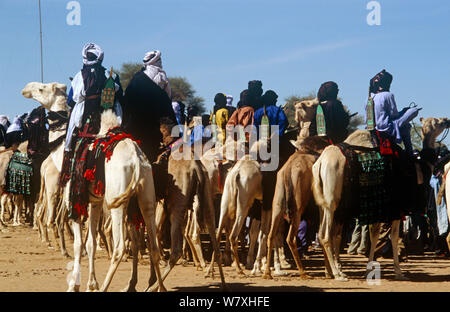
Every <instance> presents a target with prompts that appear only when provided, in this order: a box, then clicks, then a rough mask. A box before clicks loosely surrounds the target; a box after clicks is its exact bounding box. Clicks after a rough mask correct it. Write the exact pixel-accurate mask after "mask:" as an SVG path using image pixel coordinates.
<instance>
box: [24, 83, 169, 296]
mask: <svg viewBox="0 0 450 312" xmlns="http://www.w3.org/2000/svg"><path fill="white" fill-rule="evenodd" d="M65 91H66V86H65V85H61V84H58V83H50V84H42V83H37V82H32V83H29V84H27V86H25V88H24V89H23V90H22V94H23V95H24V96H25V97H26V98H33V99H35V100H36V101H38V102H39V103H40V104H41V105H43V106H44V107H46V108H51V107H53V105H58V103H59V102H62V99H63V98H65V97H66V94H65ZM53 111H57V110H56V109H55V110H53ZM117 125H118V121H117V117H116V116H115V115H114V114H113V113H112V112H111V111H107V112H105V113H103V114H102V126H101V130H100V134H105V133H106V132H107V131H108V129H111V128H113V127H114V126H117ZM57 150H58V151H60V153H59V154H56V155H54V157H55V159H56V161H55V162H58V161H60V162H59V163H62V158H63V148H62V147H60V148H58V149H57ZM70 183H71V182H70V181H69V182H68V185H67V186H66V189H65V191H64V201H65V204H66V205H67V204H68V203H67V201H68V193H69V191H68V190H69V184H70ZM89 195H90V196H89V205H88V212H89V219H88V230H89V235H88V240H87V244H86V245H87V246H86V247H87V248H86V249H87V253H88V257H89V280H88V285H87V289H88V290H98V288H99V286H98V282H97V280H96V277H95V268H94V258H95V251H96V233H97V226H98V224H97V223H98V219H99V215H100V213H101V209H102V205H103V202H105V203H106V205H107V206H108V208H109V209H110V210H111V218H112V228H113V240H114V251H113V257H112V259H111V264H110V267H109V270H108V273H107V276H106V278H105V281H104V283H103V285H102V287H101V290H102V291H106V290H107V289H108V287H109V285H110V283H111V280H112V278H113V275H114V273H115V271H116V270H117V267H118V265H119V263H120V261H121V259H122V256H123V254H124V252H125V244H124V236H125V226H124V222H125V216H126V208H127V204H128V201H129V199H130V197H131V196H133V195H136V196H137V198H138V202H139V208H140V210H141V213H142V215H143V217H144V221H145V224H146V226H147V228H148V229H149V243H150V248H151V255H152V263H158V261H159V251H158V247H157V244H156V240H155V233H156V226H155V219H154V213H155V190H154V184H153V176H152V170H151V166H150V164H149V162H148V160H147V158H146V157H145V155H144V154H143V153H142V151H141V150H140V149H139V146H138V145H137V144H136V143H135V142H134V141H132V140H130V139H124V140H122V141H120V142H119V143H118V144H117V146H116V148H115V150H114V153H113V155H112V156H111V158H110V160H109V161H106V160H105V194H104V196H101V197H99V196H96V195H94V192H93V187H92V185H91V186H90V194H89ZM72 227H73V232H74V268H73V272H72V275H71V278H70V281H69V289H68V291H79V289H80V280H79V277H80V262H81V251H82V247H83V246H82V245H83V244H82V227H81V220H80V219H78V220H73V221H72ZM135 243H136V242H135ZM135 259H136V260H135ZM132 269H133V270H132V276H131V279H130V281H129V283H128V287H127V290H130V291H131V290H134V288H135V285H136V283H137V257H134V259H133V265H132ZM154 269H155V271H156V275H157V279H158V282H159V283H158V284H159V289H160V290H161V291H164V290H165V288H164V285H163V284H162V281H161V279H160V277H161V274H160V271H159V266H155V268H154Z"/></svg>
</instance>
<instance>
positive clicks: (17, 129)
mask: <svg viewBox="0 0 450 312" xmlns="http://www.w3.org/2000/svg"><path fill="white" fill-rule="evenodd" d="M27 116H28V113H25V114H23V115H20V116H16V118H14V121H13V122H12V124H11V125H10V126H9V127H8V129H7V130H6V142H5V147H6V148H10V147H13V149H15V148H17V147H18V146H19V144H20V143H22V142H24V141H25V140H26V133H25V127H24V121H25V119H26V118H27Z"/></svg>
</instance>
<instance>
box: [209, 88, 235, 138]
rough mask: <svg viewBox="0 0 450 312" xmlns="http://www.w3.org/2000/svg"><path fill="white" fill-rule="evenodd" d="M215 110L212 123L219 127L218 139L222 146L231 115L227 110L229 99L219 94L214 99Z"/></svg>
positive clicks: (211, 119) (211, 118)
mask: <svg viewBox="0 0 450 312" xmlns="http://www.w3.org/2000/svg"><path fill="white" fill-rule="evenodd" d="M214 103H215V105H214V110H213V113H212V114H211V117H210V123H211V124H213V120H214V122H215V125H216V126H217V139H218V141H219V142H220V143H221V144H224V143H225V131H226V125H227V123H228V119H229V117H230V116H231V115H229V111H228V108H227V97H226V96H225V94H223V93H217V94H216V96H215V97H214Z"/></svg>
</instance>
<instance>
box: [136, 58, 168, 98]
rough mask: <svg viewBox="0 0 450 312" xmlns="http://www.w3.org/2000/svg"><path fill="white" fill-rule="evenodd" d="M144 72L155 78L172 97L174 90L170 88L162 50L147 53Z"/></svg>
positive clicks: (152, 78) (155, 81) (154, 80)
mask: <svg viewBox="0 0 450 312" xmlns="http://www.w3.org/2000/svg"><path fill="white" fill-rule="evenodd" d="M143 62H144V66H145V68H144V73H145V74H146V75H147V76H148V77H149V78H150V79H151V80H153V82H154V83H156V84H157V85H158V86H159V87H160V88H161V89H163V90H164V91H166V93H167V95H168V96H169V98H170V99H171V98H172V90H171V88H170V83H169V79H167V75H166V72H165V71H164V70H163V69H162V60H161V52H160V51H158V50H155V51H151V52H148V53H146V54H145V56H144V59H143Z"/></svg>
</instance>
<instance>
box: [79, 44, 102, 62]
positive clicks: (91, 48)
mask: <svg viewBox="0 0 450 312" xmlns="http://www.w3.org/2000/svg"><path fill="white" fill-rule="evenodd" d="M88 53H92V54H94V55H95V56H96V58H95V59H88ZM82 55H83V64H84V65H94V64H97V63H101V62H102V61H103V56H104V53H103V50H102V48H100V47H99V46H98V45H96V44H95V43H88V44H86V45H85V46H84V48H83V52H82Z"/></svg>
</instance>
